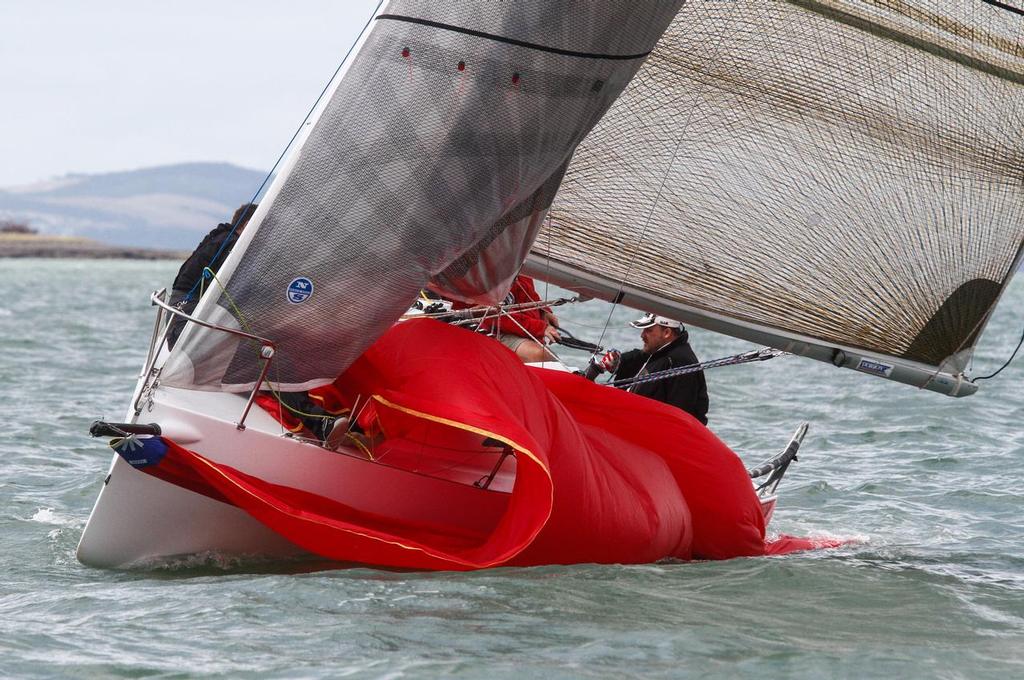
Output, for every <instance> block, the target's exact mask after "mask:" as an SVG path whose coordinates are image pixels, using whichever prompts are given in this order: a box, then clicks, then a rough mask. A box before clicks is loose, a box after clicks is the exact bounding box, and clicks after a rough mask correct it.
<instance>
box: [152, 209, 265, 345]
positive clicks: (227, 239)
mask: <svg viewBox="0 0 1024 680" xmlns="http://www.w3.org/2000/svg"><path fill="white" fill-rule="evenodd" d="M254 212H256V204H255V203H246V204H244V205H242V206H239V208H238V210H236V211H235V214H234V215H233V216H232V217H231V221H230V222H222V223H221V224H218V225H217V226H216V227H214V228H213V230H212V231H210V233H209V234H207V235H206V237H205V238H204V239H203V240H202V241H201V242H200V243H199V245H198V246H197V247H196V249H195V251H194V252H193V253H192V254H191V255H189V256H188V259H187V260H185V262H184V263H183V264H182V265H181V268H180V269H178V275H177V276H175V277H174V283H173V284H172V285H171V299H170V304H171V305H174V306H177V307H178V308H179V309H181V310H182V311H183V312H185V313H186V314H191V313H192V312H193V311H194V310H195V308H196V305H197V304H198V303H199V287H198V286H196V282H197V281H199V279H201V278H202V277H203V269H205V268H206V267H209V268H210V269H212V270H213V271H217V270H218V269H220V265H221V264H222V263H223V262H224V259H225V258H226V257H227V256H228V253H230V252H231V249H232V248H233V247H234V245H235V242H236V241H237V240H238V236H239V234H241V233H242V230H243V229H244V228H245V225H246V224H248V222H249V218H250V217H252V214H253V213H254ZM221 246H223V250H221ZM218 252H219V253H220V255H218ZM214 257H216V258H217V259H216V260H214ZM190 293H191V295H190ZM184 326H185V319H183V318H182V317H180V316H175V317H174V319H173V320H172V321H171V328H170V330H169V331H168V333H167V346H168V347H174V343H175V342H177V341H178V336H179V335H180V334H181V329H182V328H184Z"/></svg>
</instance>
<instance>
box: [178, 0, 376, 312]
mask: <svg viewBox="0 0 1024 680" xmlns="http://www.w3.org/2000/svg"><path fill="white" fill-rule="evenodd" d="M383 4H384V0H379V1H378V2H377V6H376V7H374V8H373V12H372V13H371V14H370V18H369V19H367V20H366V23H365V24H364V25H363V28H362V30H361V31H359V35H357V36H356V39H355V40H354V41H353V42H352V44H351V45H350V46H349V48H348V51H347V52H345V56H344V57H342V59H341V62H340V63H339V64H338V67H337V68H336V69H334V73H332V74H331V77H330V78H329V79H328V80H327V84H326V85H324V89H323V90H321V91H320V95H319V96H318V97H317V98H316V101H315V102H313V106H311V107H310V108H309V111H307V112H306V115H305V116H304V117H303V119H302V122H301V123H299V127H297V128H296V129H295V133H294V134H292V138H291V139H289V140H288V143H287V144H286V145H285V147H284V149H282V150H281V154H280V155H279V156H278V157H277V160H276V161H274V165H273V167H271V168H270V172H268V173H267V176H266V177H264V178H263V182H262V183H261V184H260V186H259V188H258V189H256V191H255V193H253V195H252V198H250V199H249V201H248V203H249V204H253V203H256V199H257V198H258V197H259V195H260V194H261V193H262V192H263V189H264V188H265V187H266V186H267V183H268V182H270V178H271V177H273V176H274V172H275V171H276V170H277V166H279V165H280V164H281V161H282V160H283V159H284V157H285V155H286V154H287V153H288V150H289V149H291V148H292V144H294V143H295V140H296V139H297V138H298V136H299V133H301V132H302V128H304V127H306V123H307V122H308V121H309V117H310V116H312V115H313V112H314V111H316V107H317V106H319V105H320V100H322V99H323V98H324V95H325V94H327V90H328V89H330V87H331V83H333V82H334V79H335V78H336V77H337V76H338V73H339V72H340V71H341V67H342V66H344V65H345V62H346V61H348V58H349V55H351V54H352V50H354V49H355V47H356V45H358V44H359V40H360V39H361V38H362V37H363V34H364V33H366V29H367V28H368V27H369V26H370V24H371V23H372V22H373V18H374V17H375V16H377V12H378V11H379V10H380V6H381V5H383ZM244 217H245V213H244V212H243V214H242V215H239V217H238V219H237V220H235V223H234V224H232V225H231V231H229V232H228V235H227V238H225V239H224V242H223V243H221V244H220V248H218V249H217V252H216V253H214V254H213V257H211V258H210V261H209V263H207V266H206V267H205V268H204V269H203V274H202V276H200V277H199V280H198V281H196V282H195V283H194V284H192V288H190V289H189V291H188V293H187V294H186V295H185V297H184V298H183V299H182V301H183V302H188V301H189V300H191V299H192V295H193V294H194V293H195V292H196V288H198V287H199V286H200V284H201V283H202V282H203V280H204V279H206V278H208V277H207V276H206V271H207V270H208V269H211V267H213V265H214V263H215V262H217V259H218V258H219V257H220V256H221V254H222V253H223V252H224V248H225V246H227V244H228V243H230V242H231V237H232V236H233V235H234V233H235V231H237V230H238V224H239V222H241V221H242V219H243V218H244ZM200 295H201V293H200Z"/></svg>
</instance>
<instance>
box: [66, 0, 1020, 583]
mask: <svg viewBox="0 0 1024 680" xmlns="http://www.w3.org/2000/svg"><path fill="white" fill-rule="evenodd" d="M1022 27H1024V12H1022V10H1021V8H1019V7H1016V6H1014V5H1012V3H1009V2H995V1H994V0H993V1H989V0H977V1H975V0H963V1H961V2H957V3H948V2H940V1H939V0H907V1H905V2H898V3H896V2H889V1H884V2H883V1H882V0H789V1H782V0H779V1H776V2H764V1H763V0H737V1H736V2H730V3H716V2H687V3H685V5H684V4H683V3H682V2H664V3H652V4H650V5H645V6H644V8H643V9H642V10H638V9H637V8H636V7H635V4H634V3H630V2H624V1H622V2H614V1H613V2H605V3H600V5H599V6H594V7H587V8H585V9H582V8H581V7H580V6H579V5H578V3H569V2H550V1H540V0H535V1H523V2H516V3H508V2H502V3H426V2H415V1H413V0H392V1H391V2H387V3H383V4H382V5H381V6H380V7H379V8H378V10H377V11H376V13H375V14H374V16H373V18H372V19H371V20H370V22H369V24H368V27H367V29H366V30H365V31H364V33H363V34H362V36H361V37H360V39H359V41H358V42H357V44H356V45H355V47H354V49H353V51H352V53H351V55H350V56H349V57H348V58H347V59H346V60H345V62H344V63H343V65H342V67H341V69H340V70H339V72H338V74H337V75H336V76H335V78H334V79H333V81H332V83H331V85H330V86H329V88H328V90H327V94H326V96H325V98H324V99H323V102H322V103H321V104H319V105H318V106H317V108H316V110H315V111H314V113H313V114H312V116H311V118H310V120H309V121H308V123H307V124H306V125H304V126H303V128H302V132H301V134H300V138H299V140H298V142H297V148H296V151H295V152H294V153H293V154H292V155H291V156H290V158H289V160H288V162H287V163H286V164H285V165H284V166H283V167H282V168H281V170H280V171H279V172H278V173H277V175H276V177H275V180H274V182H273V184H272V185H271V186H270V188H269V189H268V191H267V194H266V196H265V197H264V198H263V199H262V200H261V202H260V205H259V208H258V209H257V211H256V212H255V214H254V215H253V217H252V219H251V220H250V222H249V225H248V226H247V227H246V229H245V231H244V232H243V233H242V234H241V236H240V237H239V239H238V242H237V244H236V246H235V247H234V249H233V250H232V251H231V253H230V255H229V256H228V257H227V258H226V259H225V261H224V262H223V264H222V265H221V266H220V268H219V269H218V270H217V272H216V274H215V275H213V276H212V278H211V280H210V282H209V285H208V286H207V289H206V292H205V294H204V295H203V297H202V299H201V300H200V302H199V304H198V306H197V308H196V310H195V311H194V313H193V314H192V315H190V316H189V323H188V324H187V325H186V326H185V329H184V331H183V332H182V334H181V336H180V338H179V339H178V342H177V343H176V344H175V345H174V347H173V348H169V347H168V345H167V343H166V341H165V336H166V328H167V326H168V320H169V317H170V316H173V315H181V314H182V312H181V311H180V310H177V309H175V308H173V307H171V306H170V305H169V304H167V302H166V301H165V299H164V298H163V296H162V295H160V294H155V295H154V297H153V301H154V303H155V304H156V305H157V306H158V308H159V312H158V315H157V320H156V324H155V327H154V333H153V337H152V340H151V343H150V351H149V353H148V356H147V358H146V362H145V365H144V367H143V371H142V374H141V376H140V379H139V382H138V385H137V387H136V390H135V393H134V395H133V397H132V401H131V404H130V406H129V409H128V413H127V416H126V418H125V422H123V423H118V424H102V425H101V426H100V427H98V429H97V432H98V433H103V434H116V435H118V439H117V447H118V453H117V454H115V456H114V457H113V462H112V465H111V468H110V471H109V473H108V475H107V476H106V478H105V480H104V483H103V488H102V490H101V492H100V495H99V498H98V499H97V502H96V505H95V507H94V509H93V511H92V514H91V516H90V518H89V521H88V524H87V525H86V528H85V530H84V532H83V535H82V539H81V542H80V545H79V549H78V556H79V559H80V560H81V561H82V562H85V563H87V564H91V565H97V566H106V567H122V566H130V565H133V564H139V563H142V562H147V561H150V560H158V559H164V558H167V557H172V556H178V555H190V554H196V553H204V552H207V551H214V552H217V553H222V554H250V555H267V556H286V555H295V554H301V553H309V552H312V553H315V554H318V555H321V556H324V557H327V558H330V559H334V560H342V561H347V562H356V563H363V564H371V565H378V566H386V567H411V568H428V569H471V568H480V567H490V566H499V565H527V564H541V563H550V562H559V563H566V562H574V561H590V562H643V561H651V560H656V559H661V558H664V557H678V558H682V559H690V558H727V557H734V556H740V555H758V554H771V553H772V552H773V551H774V552H784V551H786V550H788V549H791V548H794V547H806V546H805V544H803V543H800V542H799V541H794V542H790V543H786V542H785V541H783V542H781V543H779V544H774V547H773V544H771V543H768V542H766V540H765V525H766V513H765V511H764V509H763V508H762V505H761V502H760V500H759V499H758V497H757V496H756V495H755V494H754V493H753V489H752V487H751V485H750V482H749V479H748V475H747V471H746V470H745V469H744V467H743V465H742V463H741V462H740V460H739V458H738V457H737V456H736V455H735V454H734V453H732V451H730V450H729V449H728V447H727V446H726V445H725V444H724V443H722V442H721V441H719V440H718V439H717V438H716V437H715V436H714V435H713V434H712V433H711V432H710V431H709V430H707V429H706V428H704V427H703V426H700V425H699V423H695V422H694V421H693V420H692V419H688V417H687V416H685V414H682V415H681V414H680V412H678V411H677V410H675V409H672V408H671V407H667V406H664V405H661V404H658V403H656V402H653V401H651V400H647V399H644V398H642V397H638V396H636V395H632V394H629V393H627V392H623V391H620V390H615V389H613V388H609V387H604V386H601V385H594V384H592V383H589V382H587V381H585V380H583V379H582V378H580V377H579V376H575V375H573V374H571V373H569V372H567V371H562V370H551V369H549V368H532V367H525V366H523V365H521V364H520V363H518V361H517V360H516V359H515V358H514V357H512V356H511V355H510V353H509V352H508V351H507V350H505V349H504V348H503V347H501V346H499V345H498V343H494V342H493V341H491V340H489V339H487V338H484V337H481V336H479V335H476V334H473V333H467V332H466V331H464V330H461V329H458V328H455V327H452V326H446V325H444V324H441V323H438V322H435V321H430V320H413V321H402V322H398V320H399V319H400V317H402V315H403V313H404V312H405V311H406V309H407V307H408V305H409V303H410V301H411V300H413V299H414V298H415V296H416V294H417V292H418V291H419V290H420V289H421V288H424V287H427V288H430V289H432V290H434V291H436V292H437V293H439V294H441V295H443V296H445V297H448V298H450V299H455V300H461V301H464V302H467V303H471V304H479V305H499V304H500V300H501V297H502V296H503V295H504V293H505V291H506V290H507V289H508V287H509V285H510V283H511V281H512V279H513V278H514V276H516V274H517V273H518V272H519V271H520V268H521V267H524V268H525V271H527V272H528V273H530V274H532V275H534V276H536V277H538V278H540V279H542V280H545V281H550V282H553V283H556V284H559V285H561V286H563V287H565V288H567V289H570V290H573V291H577V292H579V293H580V294H581V295H586V296H593V297H598V298H601V299H605V300H608V301H610V302H612V303H614V304H623V305H628V306H631V307H635V308H638V309H642V310H645V311H650V312H656V313H659V314H663V315H666V316H670V317H673V318H678V319H679V320H681V321H683V322H685V323H688V324H693V325H697V326H702V327H704V328H708V329H710V330H713V331H718V332H722V333H726V334H729V335H732V336H735V337H739V338H743V339H746V340H751V341H755V342H758V343H762V344H765V345H769V346H772V347H776V348H778V349H780V350H784V351H785V352H789V353H791V354H795V355H799V356H804V357H807V358H810V359H815V360H820V361H826V362H829V363H832V364H834V365H835V366H837V367H840V368H848V369H854V370H856V371H859V372H861V373H863V374H866V375H868V376H873V377H876V378H882V379H889V380H894V381H897V382H902V383H907V384H909V385H913V386H915V387H917V388H921V389H926V390H931V391H936V392H941V393H944V394H948V395H951V396H966V395H969V394H971V393H973V392H974V391H975V390H976V384H975V383H972V382H971V381H970V379H969V377H968V375H967V372H968V369H969V366H970V360H971V355H972V351H973V348H974V346H975V344H976V342H977V340H978V337H979V336H980V334H981V332H982V330H983V329H984V327H985V324H986V322H987V321H988V319H989V317H990V316H991V314H992V311H993V309H994V308H995V305H996V304H997V302H998V300H999V297H1000V296H1001V295H1002V293H1003V291H1004V290H1005V289H1006V286H1007V284H1008V282H1009V280H1010V277H1011V276H1012V273H1013V272H1014V271H1015V270H1016V268H1017V267H1019V265H1020V262H1021V257H1022V252H1024V183H1022V181H1021V177H1022V176H1024V153H1022V151H1024V142H1022V140H1021V135H1020V134H1019V131H1020V129H1022V123H1024V120H1022V119H1024V107H1021V106H1020V102H1021V101H1024V98H1022V96H1021V95H1022V89H1024V42H1022V35H1024V28H1022ZM396 322H397V323H396ZM318 390H319V391H321V393H323V391H324V390H326V391H327V394H329V395H333V397H336V401H337V402H338V404H339V405H340V406H342V407H343V408H345V409H348V410H349V412H350V414H351V415H352V416H353V418H355V419H359V418H364V419H366V418H367V417H368V416H367V413H372V418H371V420H372V421H373V426H372V427H374V428H376V429H375V432H377V433H378V434H379V435H380V437H381V438H382V442H381V443H379V445H378V446H379V448H365V449H361V448H359V447H354V448H348V447H342V449H339V450H331V449H328V448H325V447H324V446H322V445H321V443H320V442H318V441H315V440H310V439H309V438H306V437H303V436H296V434H295V433H292V432H289V431H287V429H286V428H284V427H282V425H281V421H282V420H283V417H282V413H280V412H279V413H277V414H276V416H275V413H274V408H273V407H272V406H271V407H270V408H263V407H260V406H254V404H257V403H259V402H261V401H262V402H266V401H267V398H268V395H269V398H270V400H271V402H270V403H271V404H273V403H275V402H274V399H275V397H274V395H280V394H281V393H284V392H300V393H302V392H311V393H315V392H317V391H318ZM278 403H279V402H278ZM368 409H369V410H368ZM798 438H799V435H798V437H797V439H798ZM788 450H789V452H790V454H791V453H792V452H793V451H795V448H793V446H792V445H791V446H790V447H788ZM791 457H792V456H791V455H790V457H789V458H791ZM789 458H786V460H789ZM770 467H771V466H770Z"/></svg>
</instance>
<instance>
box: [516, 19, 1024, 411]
mask: <svg viewBox="0 0 1024 680" xmlns="http://www.w3.org/2000/svg"><path fill="white" fill-rule="evenodd" d="M1016 1H1017V2H1019V0H1016ZM1000 4H1005V6H1002V7H1001V6H998V5H1000ZM1013 4H1014V3H1013V2H1010V3H986V2H983V1H981V0H955V1H953V0H790V1H788V2H783V1H772V2H765V1H764V0H736V1H735V2H714V1H709V0H705V1H700V0H695V1H693V2H688V3H687V4H686V6H685V7H684V8H683V9H682V10H681V11H680V13H679V15H678V16H677V18H676V19H675V21H674V22H673V24H672V25H671V26H670V28H669V29H668V31H667V32H666V34H665V36H664V37H663V38H662V40H661V42H660V43H659V44H658V47H657V48H656V50H655V51H654V53H653V54H652V55H651V57H650V58H649V59H648V60H647V62H646V63H645V65H644V67H643V68H642V69H641V71H640V73H638V74H637V76H636V78H635V79H634V80H633V81H632V83H631V84H630V85H629V87H628V88H627V89H626V91H625V92H624V93H623V95H622V96H621V97H620V98H619V100H618V101H617V102H616V104H615V106H614V107H613V108H612V109H611V110H610V111H609V113H608V114H607V115H606V116H605V118H604V119H603V120H602V121H601V123H600V124H599V125H598V126H597V127H596V128H595V130H594V131H593V132H592V133H591V135H590V136H589V137H588V138H587V140H586V141H585V142H584V143H583V144H582V145H581V146H580V148H579V149H578V151H577V153H576V154H575V156H574V158H573V162H572V164H571V166H570V168H569V170H568V172H567V174H566V177H565V180H564V182H563V185H562V188H561V190H560V193H559V195H558V197H557V199H556V201H555V205H554V206H553V207H552V211H551V219H550V224H549V225H548V226H547V227H546V228H545V229H544V230H543V231H542V233H541V235H540V237H539V238H538V240H537V242H536V244H535V245H534V250H533V255H532V256H531V260H530V267H529V268H530V271H531V272H532V273H533V274H534V275H536V276H539V277H541V278H545V279H548V280H552V281H554V282H556V283H562V284H564V285H567V286H568V287H571V288H577V289H589V290H590V291H591V293H592V294H597V295H599V296H601V297H604V298H605V299H613V298H614V297H616V296H620V295H624V296H625V303H626V304H628V305H631V306H636V307H641V308H645V309H649V310H652V311H658V312H660V313H664V314H668V315H675V316H678V317H680V318H681V319H683V320H685V321H688V322H690V323H694V324H696V325H699V326H704V327H707V328H710V329H712V330H717V331H721V332H725V333H728V334H730V335H734V336H737V337H743V338H747V339H750V340H753V341H755V342H761V343H767V344H772V345H774V346H776V347H780V348H782V349H787V350H789V351H792V352H794V353H797V354H804V355H807V356H812V357H814V358H817V359H821V360H825V361H832V362H834V363H836V364H837V365H844V366H846V367H850V368H859V369H860V370H863V371H866V372H868V373H874V374H878V375H883V376H885V377H888V378H892V379H895V380H900V381H902V382H908V383H910V384H915V385H917V386H919V387H927V388H929V389H933V390H937V391H941V392H946V393H958V392H957V391H958V390H959V394H964V393H971V392H973V391H974V389H973V385H970V384H963V383H962V382H961V377H960V376H959V375H958V374H960V373H961V372H962V371H963V370H964V369H965V367H966V366H967V362H968V361H969V358H970V356H971V353H972V350H973V347H974V344H975V342H976V341H977V338H978V336H979V334H980V332H981V330H982V329H983V328H984V325H985V323H986V321H987V320H988V317H989V314H990V313H991V311H992V309H993V307H994V305H995V303H996V301H997V299H998V298H999V296H1000V294H1001V292H1002V291H1003V289H1004V287H1005V286H1006V284H1007V282H1008V280H1009V278H1010V276H1011V275H1012V272H1013V271H1014V270H1015V269H1016V267H1017V264H1018V263H1019V261H1020V253H1021V246H1022V243H1024V133H1022V130H1024V39H1022V38H1024V16H1021V13H1020V11H1019V10H1018V11H1013V8H1012V7H1010V5H1013Z"/></svg>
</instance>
